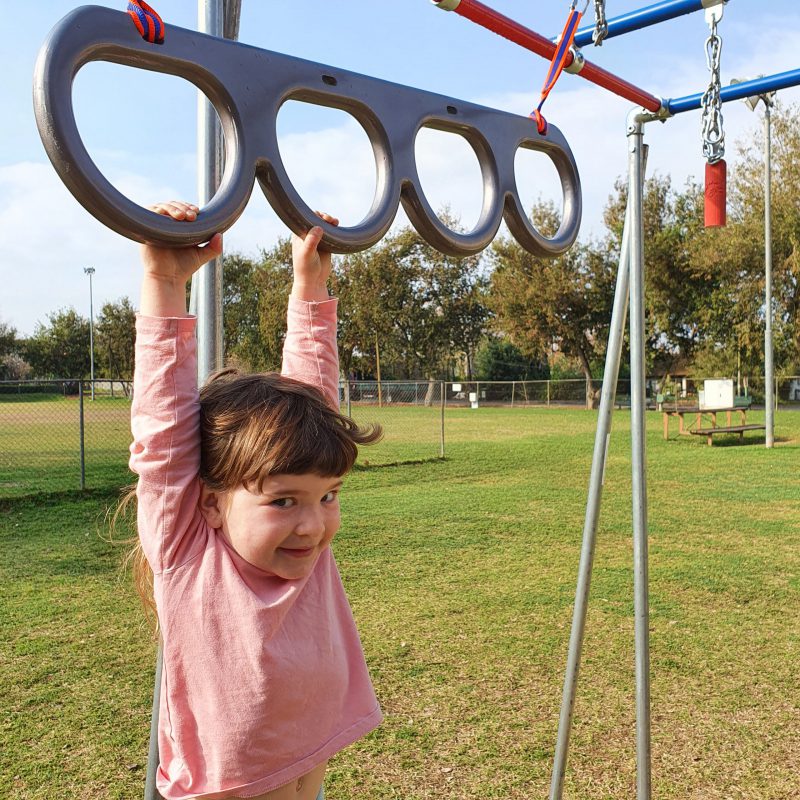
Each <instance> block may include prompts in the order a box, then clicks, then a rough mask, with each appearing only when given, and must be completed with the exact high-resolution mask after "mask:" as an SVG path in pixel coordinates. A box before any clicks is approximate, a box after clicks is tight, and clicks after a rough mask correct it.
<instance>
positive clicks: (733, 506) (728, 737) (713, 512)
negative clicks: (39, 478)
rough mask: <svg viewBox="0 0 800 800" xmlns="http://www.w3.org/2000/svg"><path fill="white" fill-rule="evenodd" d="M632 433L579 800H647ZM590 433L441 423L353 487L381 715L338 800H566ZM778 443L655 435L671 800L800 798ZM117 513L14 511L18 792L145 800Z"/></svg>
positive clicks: (552, 426)
mask: <svg viewBox="0 0 800 800" xmlns="http://www.w3.org/2000/svg"><path fill="white" fill-rule="evenodd" d="M628 421H629V416H628V414H627V413H626V412H617V413H616V414H615V423H614V432H613V435H612V440H611V446H610V450H609V462H608V467H607V472H606V484H605V493H604V499H603V510H602V514H601V522H600V531H599V540H598V547H597V554H596V559H595V574H594V580H593V584H592V594H591V600H590V611H589V619H588V630H587V639H586V646H585V656H584V662H583V668H582V672H581V679H580V683H579V693H578V701H577V705H576V711H575V727H574V730H573V735H572V746H571V752H570V760H569V765H568V773H567V788H566V792H565V797H567V798H571V800H588V799H589V798H591V799H593V800H594V799H596V800H606V799H607V798H614V799H616V798H626V799H627V798H631V797H634V796H635V747H634V721H635V718H634V690H633V680H634V678H633V601H632V596H633V580H632V573H631V559H632V544H631V533H630V516H631V514H630V506H631V499H630V493H631V480H630V436H629V431H628ZM749 421H759V414H758V412H753V413H752V414H751V415H749V416H748V422H749ZM595 423H596V415H595V414H593V413H591V412H586V411H579V410H574V411H570V410H557V409H552V410H547V409H493V408H482V409H479V410H477V411H472V410H457V411H456V410H453V411H448V412H447V425H446V427H447V457H446V459H445V460H444V461H439V460H424V459H422V460H420V463H412V464H404V465H399V466H384V467H381V468H373V467H366V468H364V467H362V468H359V469H357V470H355V471H354V473H353V474H352V475H351V476H350V477H349V478H348V480H347V484H346V488H345V491H344V493H343V497H342V506H343V525H342V530H341V532H340V534H339V535H338V537H337V539H336V541H335V543H334V549H335V552H336V556H337V559H338V561H339V565H340V569H341V572H342V575H343V578H344V582H345V586H346V588H347V590H348V593H349V596H350V598H351V601H352V605H353V609H354V612H355V616H356V619H357V621H358V625H359V629H360V631H361V634H362V639H363V643H364V648H365V651H366V654H367V659H368V662H369V665H370V669H371V672H372V675H373V679H374V682H375V686H376V689H377V692H378V695H379V698H380V700H381V703H382V705H383V708H384V712H385V715H386V720H385V722H384V723H383V725H382V726H381V727H380V728H379V729H378V730H377V731H376V732H375V733H373V734H372V735H370V736H369V737H367V738H366V739H364V740H363V741H361V742H359V743H358V744H356V745H354V746H353V747H351V748H349V749H347V750H346V751H344V752H343V753H341V754H340V755H339V756H337V757H336V758H335V759H334V760H333V761H332V763H331V766H330V771H329V776H328V780H327V794H328V797H329V798H330V800H355V799H356V798H359V799H360V798H363V800H379V799H380V800H382V799H383V798H397V799H398V800H423V798H425V799H426V800H427V798H431V799H432V798H456V799H458V800H461V799H462V798H463V799H464V800H466V799H467V798H469V799H470V800H486V799H487V798H497V799H498V800H500V798H503V799H504V800H508V799H511V798H515V799H516V798H519V800H522V798H525V799H526V800H528V798H544V797H547V792H548V787H549V781H550V768H551V763H552V755H553V748H554V743H555V737H556V727H557V722H558V712H559V704H560V699H561V690H562V680H563V672H564V665H565V660H566V652H567V641H568V637H569V627H570V620H571V609H572V602H573V597H574V584H575V576H576V569H577V562H578V554H579V550H580V539H581V531H582V526H583V515H584V504H585V497H586V489H587V482H588V473H589V466H590V458H591V452H592V446H593V438H594V428H595ZM385 424H386V425H387V428H388V430H387V440H389V439H392V438H395V437H397V436H398V434H396V433H395V427H394V426H393V425H392V426H391V427H390V421H389V420H388V419H387V420H386V421H385ZM748 437H749V438H748ZM399 438H403V437H402V436H400V437H399ZM776 438H777V442H776V447H775V449H774V450H771V451H767V450H766V449H765V448H764V446H763V436H759V435H757V434H752V433H751V434H747V435H746V438H745V444H744V445H741V446H740V445H738V444H736V443H735V442H736V440H735V439H729V440H726V439H724V438H722V439H719V438H718V439H716V440H715V444H714V446H713V447H707V446H706V445H705V441H704V440H703V439H701V438H698V437H682V438H680V439H673V440H670V441H664V440H663V439H662V438H661V416H660V415H659V414H655V413H651V414H649V415H648V441H647V453H648V464H649V482H648V507H649V517H650V556H651V565H650V584H651V644H652V682H653V684H652V717H653V787H654V788H653V796H654V798H659V800H666V799H670V800H673V799H674V800H678V799H680V800H687V799H691V800H695V799H696V800H701V798H702V800H761V799H764V800H766V798H769V799H770V800H779V799H780V800H789V799H790V798H796V797H798V796H800V777H798V765H800V736H798V733H797V730H798V718H799V715H800V681H798V678H797V663H798V658H800V491H798V488H799V484H798V465H799V464H800V414H796V413H794V412H783V413H779V414H778V415H777V426H776ZM126 444H127V443H126V442H125V443H124V444H123V445H122V447H123V451H124V447H125V446H126ZM365 458H366V459H369V458H370V455H369V454H368V453H365ZM123 459H124V452H123ZM115 498H116V494H115V493H114V492H111V491H107V490H99V489H98V490H92V491H89V492H87V493H85V494H80V493H77V492H73V493H69V492H66V493H61V494H49V495H42V496H41V497H38V498H35V499H31V498H25V499H20V498H17V499H6V500H3V501H2V502H0V634H1V635H0V641H2V647H1V648H0V685H2V687H3V689H2V691H3V702H2V707H3V711H4V713H3V714H2V716H0V797H2V798H5V797H8V798H15V800H63V798H81V799H83V798H92V799H94V798H115V799H118V800H121V799H122V798H124V799H125V800H134V799H136V800H138V798H140V797H141V796H142V787H143V783H144V764H145V754H146V749H147V737H148V725H149V710H150V702H151V690H152V669H153V663H154V645H153V643H152V642H151V640H150V638H149V634H148V631H147V630H146V628H145V626H144V623H143V621H142V614H141V612H140V610H139V607H138V601H137V599H136V597H135V595H134V592H133V589H132V587H131V585H130V577H129V576H127V575H123V574H122V573H121V571H120V562H121V559H122V555H123V553H124V550H125V548H124V547H123V546H121V545H115V544H110V543H109V542H108V541H106V538H105V537H106V536H107V526H106V522H105V514H106V510H107V509H108V508H109V506H113V504H114V502H115Z"/></svg>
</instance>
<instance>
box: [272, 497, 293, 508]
mask: <svg viewBox="0 0 800 800" xmlns="http://www.w3.org/2000/svg"><path fill="white" fill-rule="evenodd" d="M293 504H294V500H292V498H291V497H279V498H278V499H277V500H273V501H272V502H271V503H270V505H271V506H275V507H276V508H289V507H290V506H292V505H293Z"/></svg>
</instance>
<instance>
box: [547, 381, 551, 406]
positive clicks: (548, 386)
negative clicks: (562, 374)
mask: <svg viewBox="0 0 800 800" xmlns="http://www.w3.org/2000/svg"><path fill="white" fill-rule="evenodd" d="M547 407H548V408H550V381H549V380H548V381H547Z"/></svg>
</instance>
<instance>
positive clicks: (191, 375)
mask: <svg viewBox="0 0 800 800" xmlns="http://www.w3.org/2000/svg"><path fill="white" fill-rule="evenodd" d="M153 210H154V211H156V212H158V213H160V214H165V215H169V216H171V217H172V218H174V219H176V220H193V219H195V218H196V216H197V214H198V213H199V209H198V207H197V206H193V205H190V204H187V203H181V202H170V203H161V204H159V205H157V206H154V207H153ZM322 216H323V218H324V219H326V220H327V221H329V222H331V223H332V224H336V220H334V219H333V218H332V217H329V216H327V215H322ZM321 236H322V231H321V229H320V228H313V229H312V230H310V231H309V232H308V233H307V234H306V236H305V237H304V238H303V239H300V238H297V237H295V238H294V240H293V262H294V263H293V266H294V284H293V288H292V293H291V297H290V299H289V308H288V332H287V336H286V343H285V346H284V357H283V369H282V373H281V375H238V374H236V373H235V372H234V371H231V370H228V371H223V372H222V373H219V374H218V375H217V376H215V377H212V378H211V379H210V381H209V382H208V384H207V385H206V386H205V387H203V389H202V390H201V391H200V393H199V396H198V391H197V388H196V383H197V380H196V354H195V336H194V328H195V320H194V318H193V317H190V316H188V315H187V314H186V301H185V297H186V282H187V280H188V279H189V278H190V277H191V275H192V273H194V272H195V271H196V270H197V269H198V268H199V267H200V266H201V265H202V264H203V263H205V262H206V261H208V260H210V259H211V258H214V257H216V256H218V255H219V254H220V252H221V248H222V239H221V237H220V236H219V235H217V236H215V237H214V238H213V239H212V240H211V241H210V242H209V243H208V245H206V246H205V247H188V248H179V249H174V248H159V247H154V246H144V247H143V248H142V260H143V263H144V276H143V280H142V297H141V308H140V314H139V317H138V319H137V338H136V374H135V378H134V401H133V407H132V423H131V426H132V430H133V444H132V445H131V459H130V465H131V468H132V469H133V470H134V472H136V473H137V474H138V476H139V480H138V485H137V491H136V493H137V509H138V510H137V524H138V530H139V539H140V543H141V547H142V550H143V552H144V555H145V557H146V558H147V562H148V563H149V565H150V567H151V568H152V571H153V583H154V587H153V588H154V596H155V602H156V607H157V610H158V618H159V625H160V631H161V636H162V640H163V654H164V669H163V675H162V683H161V706H160V718H159V753H160V767H159V772H158V781H157V784H158V789H159V791H160V792H161V794H162V796H163V797H164V798H165V800H188V798H234V797H236V798H256V799H257V800H267V798H268V799H269V800H289V798H291V800H314V798H317V797H322V781H323V777H324V773H325V766H326V762H327V760H328V759H329V758H330V757H331V756H332V755H333V754H334V753H336V752H337V751H339V750H341V749H342V748H343V747H345V746H347V745H348V744H350V743H352V742H353V741H355V740H356V739H358V738H360V737H362V736H364V735H365V734H366V733H368V732H369V731H371V730H372V729H373V728H375V727H376V726H377V725H378V724H379V722H380V721H381V711H380V708H379V706H378V703H377V701H376V699H375V694H374V692H373V689H372V685H371V683H370V680H369V676H368V674H367V668H366V664H365V662H364V656H363V652H362V650H361V644H360V642H359V638H358V633H357V631H356V628H355V624H354V622H353V618H352V614H351V611H350V607H349V605H348V602H347V598H346V596H345V593H344V590H343V587H342V583H341V579H340V577H339V573H338V571H337V569H336V564H335V562H334V559H333V556H332V554H331V550H330V546H329V545H330V543H331V540H332V539H333V537H334V535H335V533H336V531H337V530H338V528H339V521H340V517H339V490H340V488H341V485H342V476H343V475H345V474H346V473H347V472H348V470H349V469H350V468H351V467H352V465H353V462H354V460H355V457H356V453H357V445H358V444H363V443H369V442H372V441H375V440H376V439H377V438H378V436H379V431H377V430H362V429H360V428H359V427H358V426H357V425H356V424H355V423H354V422H352V420H350V419H348V418H347V417H343V416H341V415H340V414H339V413H338V412H337V410H336V407H337V405H338V378H339V367H338V354H337V348H336V300H334V299H331V298H329V297H328V291H327V278H328V275H329V274H330V269H331V259H330V255H329V254H324V253H318V251H317V245H318V244H319V241H320V238H321Z"/></svg>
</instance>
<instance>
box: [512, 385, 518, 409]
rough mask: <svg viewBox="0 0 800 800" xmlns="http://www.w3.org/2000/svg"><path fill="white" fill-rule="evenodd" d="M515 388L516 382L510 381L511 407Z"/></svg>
mask: <svg viewBox="0 0 800 800" xmlns="http://www.w3.org/2000/svg"><path fill="white" fill-rule="evenodd" d="M516 388H517V382H516V381H511V408H514V389H516Z"/></svg>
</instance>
